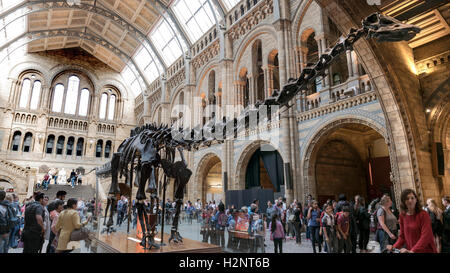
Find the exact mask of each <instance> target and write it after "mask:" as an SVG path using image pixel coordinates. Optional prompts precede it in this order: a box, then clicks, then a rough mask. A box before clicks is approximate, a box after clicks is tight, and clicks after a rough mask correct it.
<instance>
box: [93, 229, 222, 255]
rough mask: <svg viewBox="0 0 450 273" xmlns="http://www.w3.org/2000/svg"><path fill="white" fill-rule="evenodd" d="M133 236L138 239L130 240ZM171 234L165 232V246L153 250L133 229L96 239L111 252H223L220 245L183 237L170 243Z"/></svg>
mask: <svg viewBox="0 0 450 273" xmlns="http://www.w3.org/2000/svg"><path fill="white" fill-rule="evenodd" d="M129 238H133V239H135V240H138V241H139V242H136V241H134V240H130V239H129ZM156 238H157V239H158V240H156V243H160V242H161V241H159V239H161V237H160V235H157V236H156ZM169 238H170V235H169V234H167V233H164V243H165V244H166V245H165V246H162V247H160V248H159V249H154V248H152V249H151V250H144V249H143V248H142V247H141V245H140V244H139V243H140V241H141V240H139V239H138V238H137V237H136V232H135V231H132V232H130V234H126V233H122V232H115V233H113V234H109V235H107V234H100V236H99V238H98V239H96V240H97V241H98V242H99V243H100V244H102V245H104V246H105V247H104V248H107V249H108V250H110V252H115V253H223V251H222V248H221V247H220V246H216V245H211V244H207V243H203V242H198V241H194V240H190V239H187V238H183V243H179V244H175V243H173V242H172V243H170V244H169V243H168V242H167V241H168V240H169Z"/></svg>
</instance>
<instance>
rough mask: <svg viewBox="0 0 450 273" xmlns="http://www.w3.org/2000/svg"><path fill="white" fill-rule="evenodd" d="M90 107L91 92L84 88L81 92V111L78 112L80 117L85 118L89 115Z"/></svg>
mask: <svg viewBox="0 0 450 273" xmlns="http://www.w3.org/2000/svg"><path fill="white" fill-rule="evenodd" d="M88 107H89V90H87V89H86V88H84V89H83V90H81V97H80V107H79V108H80V109H79V111H78V115H80V116H82V117H85V116H87V114H88Z"/></svg>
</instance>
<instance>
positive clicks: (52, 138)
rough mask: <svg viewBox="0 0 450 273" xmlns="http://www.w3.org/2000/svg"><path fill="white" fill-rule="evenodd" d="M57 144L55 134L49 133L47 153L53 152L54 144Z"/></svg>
mask: <svg viewBox="0 0 450 273" xmlns="http://www.w3.org/2000/svg"><path fill="white" fill-rule="evenodd" d="M54 145H55V136H54V135H49V136H48V139H47V145H46V146H45V150H46V153H47V154H51V153H53V146H54Z"/></svg>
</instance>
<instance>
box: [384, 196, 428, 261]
mask: <svg viewBox="0 0 450 273" xmlns="http://www.w3.org/2000/svg"><path fill="white" fill-rule="evenodd" d="M400 199H401V204H400V209H401V211H402V212H401V214H400V233H399V236H398V240H397V242H396V243H395V244H394V245H393V246H392V245H388V246H386V249H387V250H389V251H391V250H392V248H397V249H400V253H437V249H436V244H435V243H434V236H433V230H432V229H431V219H430V216H429V215H428V213H427V212H426V211H425V210H423V209H422V206H421V205H420V202H419V200H418V198H417V194H416V193H415V192H414V191H413V190H411V189H406V190H404V191H403V192H402V195H401V198H400Z"/></svg>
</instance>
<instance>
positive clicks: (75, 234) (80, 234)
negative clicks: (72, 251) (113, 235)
mask: <svg viewBox="0 0 450 273" xmlns="http://www.w3.org/2000/svg"><path fill="white" fill-rule="evenodd" d="M87 238H89V230H88V229H87V228H85V227H82V228H80V229H75V230H74V231H72V233H71V234H70V241H82V240H86V239H87Z"/></svg>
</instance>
